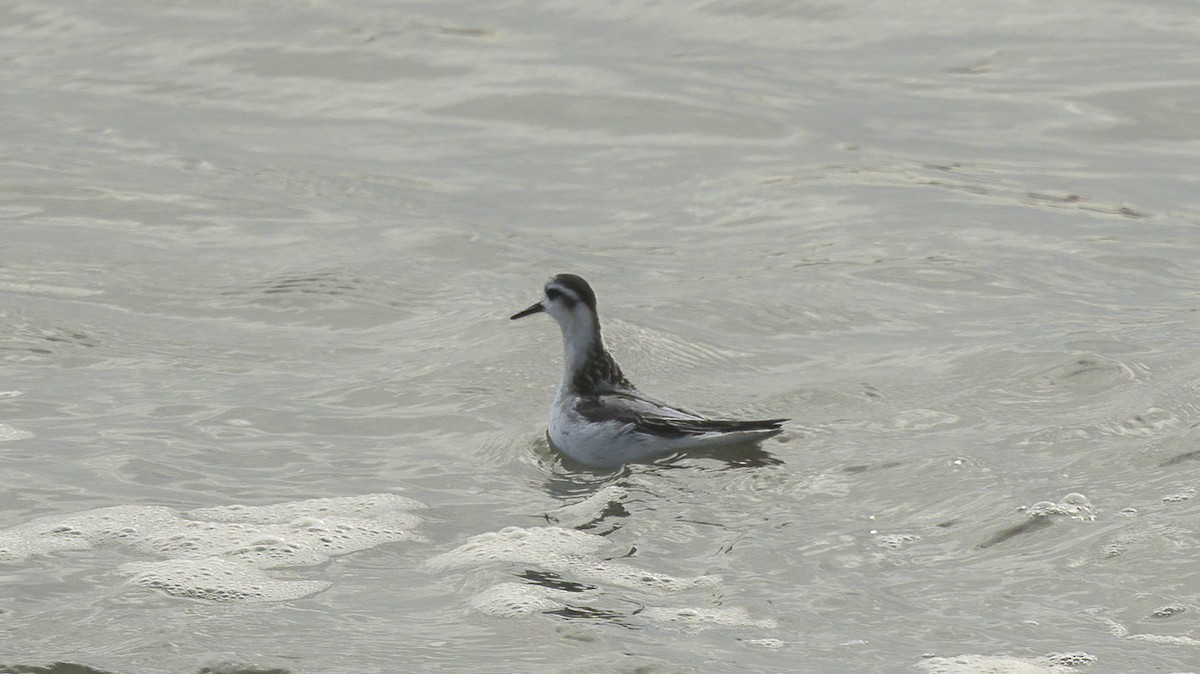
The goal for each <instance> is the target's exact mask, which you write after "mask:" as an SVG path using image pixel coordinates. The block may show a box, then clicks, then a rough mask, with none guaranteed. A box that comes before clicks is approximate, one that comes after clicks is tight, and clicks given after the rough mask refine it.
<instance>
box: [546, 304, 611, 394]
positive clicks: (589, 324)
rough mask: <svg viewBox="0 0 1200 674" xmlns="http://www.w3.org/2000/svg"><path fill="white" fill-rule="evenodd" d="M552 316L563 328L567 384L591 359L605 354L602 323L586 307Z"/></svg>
mask: <svg viewBox="0 0 1200 674" xmlns="http://www.w3.org/2000/svg"><path fill="white" fill-rule="evenodd" d="M552 315H553V316H554V319H555V320H556V321H558V325H559V327H561V328H562V335H563V353H564V355H565V363H564V368H563V383H564V384H565V383H566V382H568V381H569V380H570V379H571V378H572V377H574V376H575V374H576V373H578V372H579V371H580V370H582V369H583V368H585V367H587V364H588V359H589V358H591V357H593V356H594V354H596V353H598V352H603V350H604V343H603V341H601V339H600V322H599V321H597V320H596V314H594V313H592V312H591V311H590V310H588V309H587V308H586V307H583V306H577V307H576V308H574V309H572V310H569V311H562V312H552Z"/></svg>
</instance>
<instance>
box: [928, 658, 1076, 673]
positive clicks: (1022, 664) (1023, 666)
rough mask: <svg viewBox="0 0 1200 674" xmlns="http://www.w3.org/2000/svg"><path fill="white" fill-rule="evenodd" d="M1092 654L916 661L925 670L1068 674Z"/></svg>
mask: <svg viewBox="0 0 1200 674" xmlns="http://www.w3.org/2000/svg"><path fill="white" fill-rule="evenodd" d="M1095 662H1096V657H1095V656H1093V655H1088V654H1087V653H1048V654H1046V655H1044V656H1042V657H1040V658H1030V659H1025V658H1013V657H1008V656H1003V655H958V656H955V657H950V658H941V657H932V658H926V659H924V660H922V661H921V662H920V663H918V666H919V667H920V668H921V669H923V670H925V671H926V672H929V674H1071V673H1072V672H1076V671H1078V670H1076V669H1075V667H1076V666H1078V665H1090V664H1093V663H1095Z"/></svg>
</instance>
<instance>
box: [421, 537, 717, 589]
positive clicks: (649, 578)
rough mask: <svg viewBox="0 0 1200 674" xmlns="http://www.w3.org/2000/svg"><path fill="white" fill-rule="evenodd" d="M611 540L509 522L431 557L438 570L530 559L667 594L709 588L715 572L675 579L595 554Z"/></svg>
mask: <svg viewBox="0 0 1200 674" xmlns="http://www.w3.org/2000/svg"><path fill="white" fill-rule="evenodd" d="M608 546H609V542H608V541H607V540H606V539H604V538H602V537H600V536H596V535H594V534H589V533H585V532H582V531H576V530H574V529H564V528H562V527H530V528H523V527H508V528H505V529H501V530H500V531H496V532H489V533H485V534H479V535H478V536H474V537H472V538H470V539H469V540H468V541H467V542H466V543H463V544H462V545H460V546H458V547H457V548H455V549H453V550H451V551H449V552H445V553H442V554H440V555H438V556H436V557H434V558H433V559H431V560H429V562H428V564H429V566H430V567H431V568H433V569H436V570H446V569H457V568H470V567H477V566H486V565H490V564H497V563H520V564H534V565H537V566H539V567H541V568H543V569H547V570H550V571H554V572H556V573H559V574H563V575H571V576H576V577H579V578H586V579H589V580H593V581H597V582H604V583H609V584H612V585H619V586H622V587H629V588H637V589H642V590H647V591H650V592H654V593H656V594H665V593H671V592H679V591H681V590H685V589H689V588H695V587H711V586H713V585H716V584H718V583H719V582H720V579H719V578H717V577H715V576H697V577H695V578H677V577H675V576H670V575H667V574H663V573H657V572H653V571H647V570H645V569H642V568H641V567H637V566H634V565H632V564H627V563H624V562H613V561H609V560H604V559H601V558H600V557H599V556H597V555H596V554H595V553H596V552H597V551H599V550H602V549H604V548H606V547H608Z"/></svg>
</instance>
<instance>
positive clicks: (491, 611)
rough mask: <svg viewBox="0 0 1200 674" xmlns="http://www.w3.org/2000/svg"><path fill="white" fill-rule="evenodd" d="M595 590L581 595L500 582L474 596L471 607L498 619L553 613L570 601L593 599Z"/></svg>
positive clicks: (543, 587) (542, 587) (523, 584)
mask: <svg viewBox="0 0 1200 674" xmlns="http://www.w3.org/2000/svg"><path fill="white" fill-rule="evenodd" d="M594 596H596V593H595V592H594V591H590V592H586V593H580V592H568V591H567V590H558V589H554V588H550V587H545V586H542V585H529V584H526V583H499V584H496V585H493V586H491V587H489V588H487V589H486V590H484V591H483V592H480V593H479V594H477V595H475V596H474V597H471V608H473V609H475V610H476V611H479V612H480V613H483V614H485V615H490V616H496V617H498V618H515V617H517V616H523V615H528V614H530V613H539V612H543V611H553V610H556V609H561V608H564V607H566V605H567V602H568V601H570V600H575V601H578V600H579V599H580V598H582V597H594Z"/></svg>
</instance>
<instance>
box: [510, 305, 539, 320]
mask: <svg viewBox="0 0 1200 674" xmlns="http://www.w3.org/2000/svg"><path fill="white" fill-rule="evenodd" d="M545 310H546V307H545V306H544V305H543V304H542V303H541V302H537V303H535V304H533V305H532V306H530V307H529V308H528V309H525V310H524V311H518V312H517V313H515V314H513V315H512V317H511V318H509V320H511V321H515V320H517V319H518V318H525V317H526V316H532V315H534V314H540V313H542V312H543V311H545Z"/></svg>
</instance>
